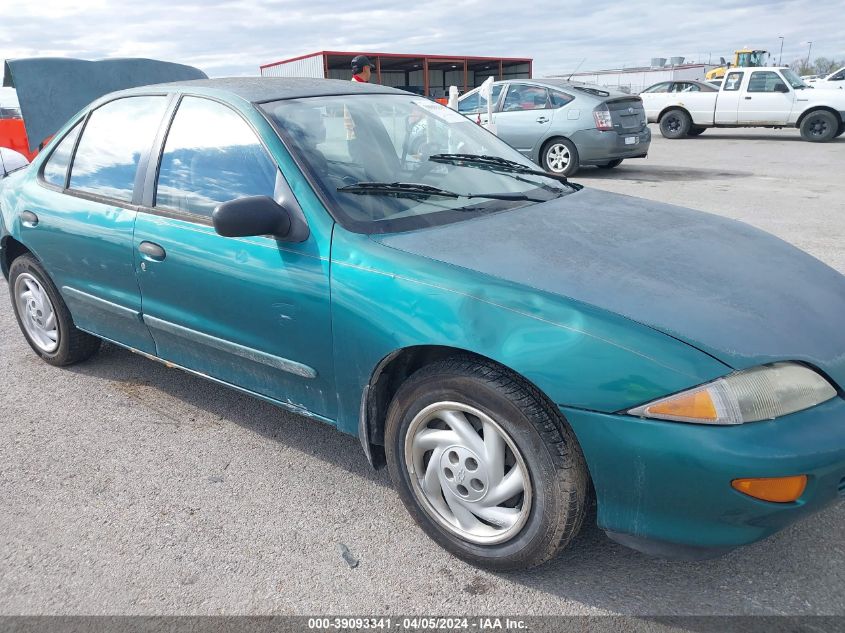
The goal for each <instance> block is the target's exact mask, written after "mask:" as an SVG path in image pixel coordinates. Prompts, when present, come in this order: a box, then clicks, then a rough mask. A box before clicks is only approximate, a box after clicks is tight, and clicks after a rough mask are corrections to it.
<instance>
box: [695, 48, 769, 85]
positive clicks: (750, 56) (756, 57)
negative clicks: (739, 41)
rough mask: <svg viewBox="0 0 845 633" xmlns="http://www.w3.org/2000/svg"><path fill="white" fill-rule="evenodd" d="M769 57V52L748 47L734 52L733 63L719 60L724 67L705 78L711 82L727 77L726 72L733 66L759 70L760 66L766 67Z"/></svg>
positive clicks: (722, 59) (721, 58) (723, 59)
mask: <svg viewBox="0 0 845 633" xmlns="http://www.w3.org/2000/svg"><path fill="white" fill-rule="evenodd" d="M769 57H770V55H769V51H764V50H761V49H754V48H748V47H746V48H743V49H740V50H738V51H734V59H733V62H725V58H724V57H720V58H719V59H720V61H721V63H722V65H721V66H717V67H716V68H714V69H713V70H710V71H708V72H707V74H706V75H705V76H704V78H705V79H706V80H707V81H710V80H711V79H721V78H722V77H724V76H725V72H727V70H728V68H731V67H733V66H743V67H746V68H748V67H751V68H755V67H756V68H759V67H760V66H765V65H766V63H767V62H768V61H769Z"/></svg>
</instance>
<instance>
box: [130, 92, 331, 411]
mask: <svg viewBox="0 0 845 633" xmlns="http://www.w3.org/2000/svg"><path fill="white" fill-rule="evenodd" d="M256 117H257V115H256ZM262 124H263V128H262V129H264V134H265V135H268V134H272V133H273V132H272V130H270V128H269V126H268V124H266V122H264V121H263V119H261V121H258V119H257V118H256V119H254V120H252V121H251V122H248V120H247V118H244V117H243V116H242V115H241V114H240V113H238V112H236V111H235V110H234V109H232V108H230V107H229V106H228V105H225V104H223V103H220V102H217V101H213V100H210V99H207V98H203V97H198V96H184V97H182V99H181V101H180V103H179V105H178V108H177V110H176V113H175V116H174V117H173V121H172V123H171V125H170V128H169V130H168V131H167V134H166V138H165V139H163V140H162V141H160V144H161V145H162V146H163V147H162V151H161V156H160V159H159V166H158V175H157V178H156V177H155V162H154V161H153V162H151V166H150V168H149V174H148V176H147V181H146V182H147V187H146V191H145V200H144V206H143V207H142V211H141V212H140V213H139V215H138V220H137V222H136V225H135V254H136V265H137V272H138V278H139V280H140V285H141V293H142V297H143V312H144V322H145V323H146V324H147V325H148V326H149V328H150V331H151V332H152V335H153V338H154V339H155V342H156V346H157V350H158V352H157V353H158V356H159V357H161V358H162V359H164V360H166V361H170V362H172V363H175V364H177V365H180V366H182V367H185V368H187V369H190V370H193V371H195V372H198V373H200V374H203V375H205V376H209V377H211V378H214V379H217V380H219V381H222V382H224V383H227V384H231V385H235V386H237V387H240V388H243V389H246V390H249V391H250V392H253V393H257V394H260V395H262V396H265V397H267V398H270V399H272V400H273V401H275V402H278V403H280V404H282V405H284V406H287V407H288V408H290V409H292V410H295V411H299V412H302V413H311V414H316V415H317V416H320V417H323V418H325V419H334V417H335V401H336V398H335V396H334V389H333V380H334V372H333V361H332V352H331V349H332V347H331V343H332V342H331V326H330V302H329V252H328V248H329V245H330V232H329V234H328V235H322V234H320V233H318V232H315V231H314V230H312V231H311V233H310V235H309V236H308V237H307V239H305V240H304V241H302V242H299V243H286V242H282V241H279V240H277V239H275V238H273V237H270V236H256V237H246V238H230V237H222V236H220V235H218V234H217V233H216V232H215V230H214V228H213V226H212V220H211V214H212V211H213V209H214V208H215V207H216V206H217V205H218V204H219V203H221V202H226V201H229V200H233V199H236V198H241V197H244V196H262V195H264V196H270V197H272V198H274V199H275V200H276V201H277V202H281V203H283V204H284V205H285V206H286V208H288V209H289V210H290V211H291V212H293V213H301V209H300V208H299V205H298V202H297V200H296V199H295V198H294V196H293V194H292V192H291V189H290V186H289V185H288V182H287V181H286V180H285V177H284V176H283V175H282V173H281V171H280V170H279V167H278V165H277V163H276V161H275V160H274V159H273V158H272V157H271V156H270V154H269V153H268V151H267V149H266V148H265V146H264V145H263V144H262V143H261V141H260V137H259V135H258V133H257V132H256V129H255V127H254V126H255V125H262ZM329 231H330V229H329Z"/></svg>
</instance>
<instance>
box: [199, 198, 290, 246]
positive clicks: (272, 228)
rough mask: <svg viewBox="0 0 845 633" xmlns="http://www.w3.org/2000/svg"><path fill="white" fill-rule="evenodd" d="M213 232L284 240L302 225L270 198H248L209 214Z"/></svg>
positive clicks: (232, 235)
mask: <svg viewBox="0 0 845 633" xmlns="http://www.w3.org/2000/svg"><path fill="white" fill-rule="evenodd" d="M211 221H212V222H213V224H214V230H215V231H217V233H218V234H219V235H222V236H223V237H252V236H256V235H272V236H273V237H276V238H278V239H281V240H286V241H288V240H287V238H289V237H291V236H292V235H294V234H298V233H300V231H296V230H294V229H295V228H296V227H295V224H296V223H298V222H303V221H304V220H301V219H300V218H299V217H297V216H295V215H293V214H291V213H290V212H289V211H288V210H287V209H286V208H285V207H284V206H282V205H280V204H279V203H278V202H276V201H275V200H273V198H270V197H269V196H249V197H246V198H238V199H237V200H230V201H229V202H224V203H222V204H220V205H218V206H217V208H216V209H214V212H213V213H212V214H211Z"/></svg>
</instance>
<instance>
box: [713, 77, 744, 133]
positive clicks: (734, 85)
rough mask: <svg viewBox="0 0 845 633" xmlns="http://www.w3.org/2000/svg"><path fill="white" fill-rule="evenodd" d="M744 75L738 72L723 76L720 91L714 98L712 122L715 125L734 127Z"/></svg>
mask: <svg viewBox="0 0 845 633" xmlns="http://www.w3.org/2000/svg"><path fill="white" fill-rule="evenodd" d="M744 75H745V73H744V72H740V71H733V72H729V73H728V74H727V75H725V80H724V81H723V82H722V89H721V91H720V92H719V94H718V95H717V97H716V112H715V114H714V121H715V123H716V124H717V125H718V124H723V125H736V122H737V114H738V113H737V110H738V109H739V101H740V96H741V95H742V80H743V76H744Z"/></svg>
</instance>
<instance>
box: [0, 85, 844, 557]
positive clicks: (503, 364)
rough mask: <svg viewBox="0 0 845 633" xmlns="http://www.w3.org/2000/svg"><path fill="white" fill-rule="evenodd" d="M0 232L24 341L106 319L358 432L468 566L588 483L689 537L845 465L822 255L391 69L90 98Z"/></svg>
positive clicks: (827, 272)
mask: <svg viewBox="0 0 845 633" xmlns="http://www.w3.org/2000/svg"><path fill="white" fill-rule="evenodd" d="M127 76H128V75H127ZM522 98H526V97H525V96H523V97H522ZM574 99H575V97H573V100H574ZM584 103H585V104H592V103H593V101H586V100H585V101H584ZM601 103H602V105H601V106H594V105H590V107H589V110H588V112H589V113H590V116H592V113H594V112H598V113H601V112H618V111H617V110H615V109H614V108H615V103H616V102H615V101H613V100H611V101H610V102H608V101H607V99H606V98H605V99H603V100H602V101H601ZM605 105H606V106H608V110H604V109H603V107H604V106H605ZM535 114H536V113H535ZM613 116H619V115H618V114H617V115H613ZM597 118H599V120H605V119H607V117H606V116H605V115H601V117H597ZM610 120H611V121H619V119H614V118H612V117H611V118H610ZM421 121H425V122H426V125H425V127H426V141H425V143H424V144H422V145H421V146H420V147H418V148H416V149H415V150H414V151H409V150H407V147H406V143H405V141H406V136H407V135H408V134H409V131H410V129H411V128H412V127H413V125H412V124H414V125H415V124H416V123H419V122H421ZM618 124H619V125H622V126H624V123H618ZM640 127H641V126H640V125H639V124H637V125H633V124H632V125H631V128H632V129H633V128H637V129H639V128H640ZM129 132H131V133H129ZM620 136H622V135H620ZM0 246H2V248H0V266H2V272H3V275H4V276H5V277H6V278H7V279H8V282H9V292H10V296H11V300H12V305H13V309H14V313H15V316H16V318H17V321H18V324H19V325H20V329H21V331H22V333H23V336H24V338H25V339H26V341H27V343H28V344H29V345H30V347H31V348H32V350H33V351H34V352H35V354H37V355H38V356H39V357H41V358H42V359H43V360H44V361H45V362H47V363H49V364H52V365H56V366H65V365H71V364H73V363H78V362H82V361H85V360H87V359H89V358H91V357H92V356H93V355H94V354H95V353H96V352H97V350H98V349H99V348H100V345H101V342H102V341H104V340H105V341H110V342H111V343H114V344H116V345H119V346H122V347H125V348H127V349H129V350H131V351H133V352H137V353H138V354H140V355H142V356H144V357H146V358H149V359H154V360H157V361H161V362H165V363H167V364H168V365H169V366H175V367H178V368H182V369H184V370H185V371H188V372H191V373H193V374H195V375H197V376H201V377H203V378H205V379H208V380H210V381H212V382H214V383H216V384H217V385H220V386H221V388H222V387H231V388H234V389H237V390H240V391H242V392H246V393H249V394H253V395H254V396H256V397H258V398H262V399H264V400H267V401H269V402H272V403H274V404H276V405H278V406H279V407H282V408H284V409H287V410H289V411H293V412H295V413H298V414H302V415H304V416H307V417H310V418H312V419H315V420H319V421H321V422H324V423H326V424H327V425H329V426H332V427H337V428H338V429H339V430H341V431H343V432H345V433H350V434H353V435H357V436H358V437H359V439H360V442H361V445H362V447H363V450H364V454H365V455H366V457H367V459H368V460H369V461H370V463H371V464H373V465H375V466H381V465H384V464H385V463H386V465H387V467H388V469H389V471H390V475H391V477H392V480H393V482H394V484H395V486H396V488H397V489H398V492H399V495H400V496H401V498H402V501H403V502H404V504H405V506H406V507H407V509H408V511H409V512H410V514H411V515H412V516H413V518H414V519H415V520H416V521H417V523H418V524H419V525H420V526H421V527H422V529H423V530H425V532H426V533H428V534H429V535H430V536H431V537H432V538H433V539H434V540H435V541H436V542H438V543H439V544H440V545H442V546H443V547H445V548H446V549H448V550H449V551H451V552H453V553H454V554H455V555H457V556H459V557H461V558H463V559H465V560H468V561H471V562H472V563H474V564H477V565H480V566H484V567H487V568H491V569H518V568H526V567H530V566H533V565H537V564H540V563H542V562H543V561H546V560H548V559H549V558H551V557H552V556H554V555H555V554H556V553H557V552H558V551H559V550H560V549H561V548H563V547H564V546H566V545H567V544H568V543H569V542H570V541H571V539H572V538H573V536H574V535H575V534H576V533H577V532H578V531H579V529H580V527H581V524H582V522H583V520H584V517H585V516H586V510H587V508H588V506H589V504H590V500H589V499H590V498H591V496H592V495H595V498H596V499H597V502H598V515H597V521H598V524H599V526H600V527H601V528H602V529H604V530H605V531H606V532H607V533H608V535H610V537H611V538H613V539H615V540H617V541H619V542H621V543H624V544H626V545H629V546H631V547H634V548H637V549H640V550H643V551H646V552H652V553H659V554H661V555H665V556H679V557H685V558H700V557H706V556H712V555H715V554H719V553H722V552H725V551H727V550H730V549H731V548H734V547H737V546H739V545H742V544H745V543H751V542H753V541H757V540H759V539H762V538H765V537H766V536H768V535H770V534H772V533H774V532H776V531H778V530H779V529H781V528H783V527H784V526H786V525H788V524H790V523H791V522H793V521H795V520H796V519H799V518H801V517H804V516H806V515H808V514H810V513H812V512H815V511H817V510H819V509H820V508H822V507H824V506H826V505H827V504H829V503H831V502H833V501H835V500H836V499H839V498H840V495H841V494H842V493H841V491H842V489H843V485H845V424H843V420H845V400H843V398H842V389H843V387H845V329H843V328H842V324H841V315H842V314H843V313H845V277H843V276H842V275H840V274H839V273H837V272H836V271H834V270H832V269H831V268H829V267H827V266H826V265H824V264H822V263H821V262H819V261H818V260H816V259H814V258H813V257H811V256H809V255H807V254H806V253H804V252H802V251H800V250H798V249H797V248H795V247H793V246H790V245H789V244H786V243H785V242H782V241H781V240H779V239H777V238H775V237H773V236H771V235H768V234H766V233H764V232H762V231H759V230H757V229H754V228H752V227H750V226H748V225H746V224H742V223H740V222H735V221H732V220H728V219H726V218H723V217H720V216H717V215H712V214H707V213H701V212H698V211H692V210H689V209H684V208H680V207H675V206H671V205H667V204H661V203H657V202H652V201H649V200H643V199H639V198H631V197H628V196H624V195H619V194H614V193H609V192H604V191H599V190H588V189H584V188H583V187H581V186H578V185H575V184H572V183H570V182H569V181H568V180H567V179H566V178H565V177H563V176H560V175H556V174H550V173H548V172H545V171H543V170H540V169H537V168H536V166H534V165H533V164H532V163H531V162H530V161H529V160H528V159H527V158H525V157H524V156H523V155H522V154H520V153H519V152H517V151H515V150H513V149H512V148H511V147H509V146H508V145H506V144H505V143H504V142H503V141H501V140H500V139H498V138H497V137H495V136H494V135H492V134H489V133H488V132H487V131H486V130H484V129H483V128H481V127H479V126H478V125H476V124H475V123H473V122H472V121H469V120H468V119H466V118H465V117H464V116H462V115H460V114H458V113H456V112H455V111H453V110H450V109H448V108H446V107H444V106H441V105H439V104H437V103H433V102H432V101H430V100H427V99H424V98H421V97H417V96H414V95H410V94H408V93H406V92H402V91H399V90H395V89H392V88H388V87H384V86H378V85H370V84H360V83H353V82H349V81H346V82H341V81H331V80H322V79H320V80H315V79H281V78H237V79H231V80H226V79H217V80H200V81H193V82H181V83H180V82H175V83H168V84H163V85H155V86H146V87H137V88H134V89H131V90H126V91H121V92H117V93H111V94H108V95H105V96H103V97H102V98H100V99H98V100H97V101H95V102H94V103H93V104H91V105H90V106H88V107H86V108H84V109H83V110H82V111H81V112H80V113H79V114H78V115H75V116H73V117H72V118H71V120H70V121H68V122H67V123H66V124H65V125H63V126H60V129H59V130H58V131H57V133H56V134H55V137H54V139H53V140H52V141H51V142H50V144H49V145H48V146H47V147H46V149H45V150H44V151H43V152H42V153H41V154H39V156H38V157H37V158H36V159H35V161H34V162H33V163H32V165H31V166H30V167H29V168H27V169H23V170H21V171H18V172H16V173H13V174H11V175H10V176H9V177H7V178H5V179H3V180H2V181H0ZM773 262H775V263H776V264H777V265H772V263H773ZM45 376H46V375H45ZM45 380H47V381H49V376H48V377H47V378H45ZM34 388H35V387H34ZM37 389H38V390H39V391H45V390H49V384H48V383H43V384H40V385H38V386H37ZM27 397H29V396H28V395H27V394H26V393H24V392H22V393H21V394H20V398H24V399H25V398H27ZM72 423H73V416H72V415H70V416H68V424H72ZM233 450H237V449H236V448H235V447H233ZM314 485H315V486H320V485H321V483H320V481H319V479H315V482H314ZM279 494H285V493H284V482H280V483H279ZM351 529H354V526H351Z"/></svg>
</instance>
